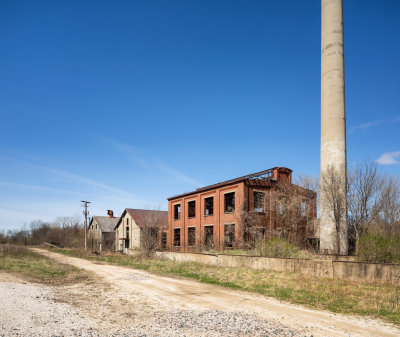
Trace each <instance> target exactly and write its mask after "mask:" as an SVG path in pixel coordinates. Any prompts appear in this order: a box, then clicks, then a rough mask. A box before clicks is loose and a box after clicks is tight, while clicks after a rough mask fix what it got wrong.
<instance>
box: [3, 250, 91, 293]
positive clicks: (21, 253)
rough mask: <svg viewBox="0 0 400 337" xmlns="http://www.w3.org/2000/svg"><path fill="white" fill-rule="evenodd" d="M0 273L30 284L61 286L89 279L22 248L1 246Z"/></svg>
mask: <svg viewBox="0 0 400 337" xmlns="http://www.w3.org/2000/svg"><path fill="white" fill-rule="evenodd" d="M0 271H2V272H6V273H10V274H14V275H17V276H19V277H21V278H23V279H26V280H27V281H30V282H37V283H44V284H54V285H60V284H65V283H69V282H78V281H81V280H83V279H86V278H87V275H86V273H84V272H83V271H82V270H80V269H78V268H76V267H73V266H70V265H66V264H61V263H57V262H55V261H53V260H51V259H49V258H46V257H44V256H42V255H40V254H37V253H35V252H33V251H31V250H29V249H27V248H25V247H22V246H13V245H0Z"/></svg>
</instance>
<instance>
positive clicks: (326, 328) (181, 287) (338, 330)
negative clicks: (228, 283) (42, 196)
mask: <svg viewBox="0 0 400 337" xmlns="http://www.w3.org/2000/svg"><path fill="white" fill-rule="evenodd" d="M34 250H35V251H36V252H38V253H40V254H43V255H46V256H48V257H50V258H52V259H54V260H57V261H58V262H62V263H67V264H71V265H74V266H76V267H79V268H81V269H84V270H87V271H90V272H92V273H94V274H95V275H97V277H98V280H97V281H96V282H94V283H93V284H92V285H90V286H88V285H86V286H85V287H86V289H85V287H82V286H80V287H78V288H77V287H74V286H69V287H68V288H65V289H64V290H63V291H62V294H59V296H60V297H61V298H62V299H63V300H64V301H66V302H68V303H70V304H73V305H76V306H78V307H79V308H80V309H82V310H83V311H84V312H85V313H86V314H87V315H92V316H93V317H95V318H96V317H97V318H98V319H99V318H101V320H102V321H103V323H104V322H107V323H112V324H118V325H120V326H126V325H128V326H130V327H139V326H140V327H143V326H148V325H149V324H152V325H153V326H157V324H158V325H159V327H160V329H162V328H163V327H165V329H166V331H167V330H168V331H172V334H171V335H174V329H175V335H180V336H183V335H185V336H203V335H208V336H247V335H249V336H256V335H259V336H311V335H313V336H335V337H337V336H400V329H398V328H396V327H395V326H392V325H389V324H385V323H383V322H381V321H378V320H372V319H363V318H357V317H352V316H344V315H339V314H333V313H329V312H323V311H315V310H310V309H307V308H304V307H301V306H296V305H291V304H287V303H282V302H279V301H277V300H274V299H270V298H266V297H263V296H259V295H256V294H250V293H247V292H241V291H233V290H231V289H226V288H223V287H220V286H215V285H209V284H204V283H200V282H196V281H192V280H187V279H179V278H173V277H162V276H158V275H154V274H150V273H147V272H144V271H139V270H134V269H130V268H124V267H120V266H113V265H107V264H99V263H94V262H91V261H88V260H84V259H79V258H73V257H67V256H64V255H60V254H57V253H53V252H49V251H47V250H42V249H34ZM188 313H190V315H189V316H188ZM193 313H195V314H194V316H193ZM182 317H184V320H183V321H182ZM263 324H264V325H263ZM265 324H266V325H265ZM268 324H269V325H268ZM242 325H243V326H242ZM178 328H179V329H178ZM268 328H269V329H270V330H269V331H267V330H263V329H268ZM178 331H179V332H178ZM153 333H154V332H153ZM163 334H164V335H168V333H164V332H162V331H161V330H160V335H163ZM154 335H155V333H154Z"/></svg>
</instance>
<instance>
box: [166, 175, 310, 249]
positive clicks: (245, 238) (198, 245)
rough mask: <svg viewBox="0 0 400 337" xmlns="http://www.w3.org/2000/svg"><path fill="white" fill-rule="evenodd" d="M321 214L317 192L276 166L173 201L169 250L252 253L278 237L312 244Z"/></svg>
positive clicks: (182, 195) (169, 209)
mask: <svg viewBox="0 0 400 337" xmlns="http://www.w3.org/2000/svg"><path fill="white" fill-rule="evenodd" d="M316 213H317V211H316V193H315V192H313V191H311V190H308V189H305V188H302V187H300V186H297V185H294V184H292V170H290V169H288V168H285V167H274V168H271V169H269V170H265V171H261V172H257V173H253V174H249V175H246V176H243V177H239V178H236V179H231V180H228V181H224V182H220V183H218V184H214V185H210V186H206V187H202V188H198V189H196V190H195V191H193V192H190V193H185V194H181V195H177V196H174V197H171V198H168V229H167V231H166V232H167V238H166V239H165V241H166V246H167V247H166V248H168V249H171V250H177V251H196V250H203V249H204V250H209V249H215V250H223V249H233V248H244V249H246V248H254V246H255V245H256V244H257V242H264V240H265V239H267V238H269V239H270V238H273V237H284V238H286V239H288V240H290V241H292V242H296V243H297V244H300V245H306V244H307V242H309V240H311V241H312V240H315V230H314V225H315V219H316ZM164 235H165V234H164Z"/></svg>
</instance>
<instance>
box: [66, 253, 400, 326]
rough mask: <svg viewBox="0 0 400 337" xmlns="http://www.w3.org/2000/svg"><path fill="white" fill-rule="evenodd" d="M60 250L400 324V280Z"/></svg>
mask: <svg viewBox="0 0 400 337" xmlns="http://www.w3.org/2000/svg"><path fill="white" fill-rule="evenodd" d="M58 252H60V253H62V254H65V255H71V256H76V257H81V258H86V259H89V260H93V261H97V262H103V263H110V264H116V265H120V266H126V267H131V268H135V269H142V270H147V271H149V272H152V273H156V274H168V275H175V276H180V277H187V278H191V279H195V280H198V281H201V282H205V283H210V284H217V285H221V286H224V287H229V288H233V289H240V290H245V291H250V292H255V293H259V294H262V295H266V296H270V297H274V298H277V299H280V300H284V301H289V302H291V303H295V304H301V305H305V306H308V307H311V308H314V309H323V310H329V311H332V312H336V313H345V314H357V315H362V316H371V317H377V318H382V319H384V320H386V321H388V322H393V323H396V324H400V286H396V285H389V284H369V283H361V282H353V281H348V280H338V279H328V278H315V277H306V276H304V275H299V274H292V273H284V272H276V271H268V270H254V269H250V268H223V267H217V266H208V265H203V264H198V263H191V262H175V261H171V260H162V259H155V258H153V259H142V258H138V257H137V256H129V255H122V254H115V253H106V254H104V255H100V256H95V255H93V254H90V253H85V252H84V251H80V250H58Z"/></svg>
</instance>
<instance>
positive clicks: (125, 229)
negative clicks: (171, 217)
mask: <svg viewBox="0 0 400 337" xmlns="http://www.w3.org/2000/svg"><path fill="white" fill-rule="evenodd" d="M167 227H168V212H167V211H156V210H149V209H133V208H126V209H125V210H124V212H123V213H122V215H121V217H120V218H119V221H118V222H117V224H116V226H115V228H114V230H115V250H116V251H125V252H127V251H128V250H129V249H134V248H143V249H146V250H151V249H155V248H158V246H159V245H160V242H161V237H162V234H161V233H162V231H163V229H166V228H167Z"/></svg>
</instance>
